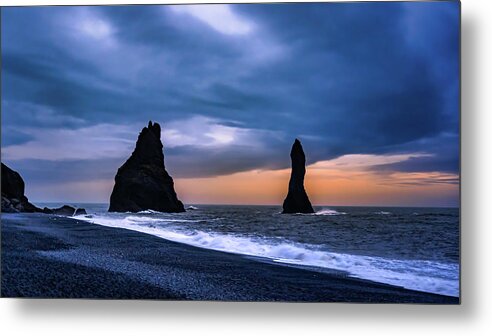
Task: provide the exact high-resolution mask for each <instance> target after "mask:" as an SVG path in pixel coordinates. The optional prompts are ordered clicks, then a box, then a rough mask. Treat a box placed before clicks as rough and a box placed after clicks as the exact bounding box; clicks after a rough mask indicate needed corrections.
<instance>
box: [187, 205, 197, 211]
mask: <svg viewBox="0 0 492 336" xmlns="http://www.w3.org/2000/svg"><path fill="white" fill-rule="evenodd" d="M186 210H198V208H197V207H196V206H193V205H190V206H188V207H187V208H186Z"/></svg>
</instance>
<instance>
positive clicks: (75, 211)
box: [43, 205, 87, 216]
mask: <svg viewBox="0 0 492 336" xmlns="http://www.w3.org/2000/svg"><path fill="white" fill-rule="evenodd" d="M43 212H44V213H46V214H51V215H61V216H76V215H87V212H86V211H85V209H84V208H74V207H72V206H69V205H64V206H62V207H60V208H55V209H50V208H44V209H43Z"/></svg>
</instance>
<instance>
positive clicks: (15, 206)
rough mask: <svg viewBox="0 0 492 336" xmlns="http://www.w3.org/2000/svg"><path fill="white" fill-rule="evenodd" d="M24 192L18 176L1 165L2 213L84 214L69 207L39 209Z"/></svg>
mask: <svg viewBox="0 0 492 336" xmlns="http://www.w3.org/2000/svg"><path fill="white" fill-rule="evenodd" d="M24 191H25V184H24V180H23V179H22V177H21V176H20V174H19V173H18V172H16V171H14V170H12V169H10V168H9V167H7V166H6V165H5V164H3V163H2V212H42V213H45V214H52V215H65V216H73V215H83V214H86V211H85V209H83V208H74V207H71V206H69V205H64V206H62V207H61V208H57V209H50V208H44V209H40V208H38V207H37V206H35V205H33V204H31V203H30V202H29V200H28V199H27V197H26V195H24Z"/></svg>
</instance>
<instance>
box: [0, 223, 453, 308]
mask: <svg viewBox="0 0 492 336" xmlns="http://www.w3.org/2000/svg"><path fill="white" fill-rule="evenodd" d="M1 219H2V221H1V222H2V286H1V289H2V291H1V296H2V297H39V298H75V297H77V298H101V299H130V298H132V299H159V300H212V301H214V300H221V301H288V302H360V303H371V302H372V303H432V304H459V301H460V299H459V298H458V297H451V296H444V295H439V294H431V293H425V292H419V291H413V290H408V289H404V288H402V287H397V286H392V285H386V284H382V283H376V282H372V281H369V280H363V279H358V278H352V277H348V276H346V275H344V274H343V272H339V271H334V272H333V274H332V273H326V272H318V271H316V270H315V269H307V268H303V267H297V266H290V265H284V264H277V263H274V262H269V261H267V260H261V259H260V258H254V257H251V256H243V255H239V254H233V253H227V252H220V251H215V250H209V249H205V248H199V247H194V246H190V245H186V244H183V243H178V242H173V241H169V240H166V239H164V238H159V237H156V236H153V235H150V234H146V233H141V232H136V231H132V230H128V229H123V228H112V227H105V226H101V225H97V224H92V223H88V222H85V221H82V220H77V219H72V218H68V217H58V216H51V215H44V214H2V215H1Z"/></svg>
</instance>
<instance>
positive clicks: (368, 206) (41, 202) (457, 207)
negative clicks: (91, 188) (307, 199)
mask: <svg viewBox="0 0 492 336" xmlns="http://www.w3.org/2000/svg"><path fill="white" fill-rule="evenodd" d="M30 202H31V203H33V204H36V203H38V204H39V203H40V204H43V203H44V204H48V203H57V204H67V205H69V204H70V203H80V204H100V205H108V207H109V202H107V203H106V202H79V201H30ZM183 204H184V205H185V206H186V205H205V206H208V205H222V206H265V207H274V206H277V207H280V208H281V207H282V204H244V203H184V202H183ZM313 207H347V208H348V207H361V208H447V209H450V208H452V209H461V204H459V205H435V206H432V205H333V204H331V205H330V204H313Z"/></svg>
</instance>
